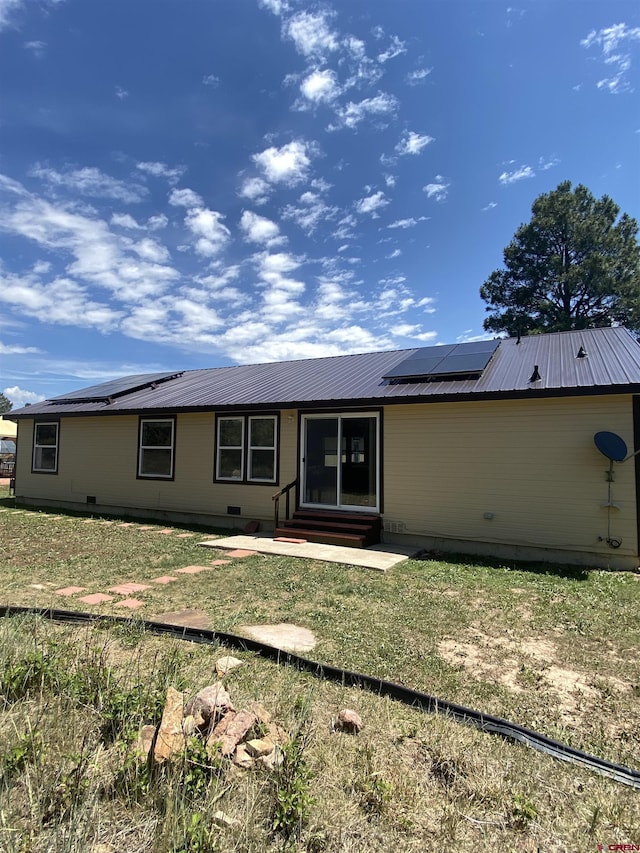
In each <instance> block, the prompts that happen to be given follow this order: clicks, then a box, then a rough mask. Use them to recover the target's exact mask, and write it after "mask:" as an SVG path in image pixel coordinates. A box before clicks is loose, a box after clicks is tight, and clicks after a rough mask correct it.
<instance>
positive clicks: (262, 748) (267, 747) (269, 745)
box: [245, 737, 275, 758]
mask: <svg viewBox="0 0 640 853" xmlns="http://www.w3.org/2000/svg"><path fill="white" fill-rule="evenodd" d="M245 747H246V748H247V752H248V753H249V755H250V756H251V757H252V758H260V757H261V756H263V755H269V753H270V752H273V749H274V747H275V744H274V742H273V741H272V740H270V739H269V738H268V737H262V738H254V740H248V741H247V742H246V743H245Z"/></svg>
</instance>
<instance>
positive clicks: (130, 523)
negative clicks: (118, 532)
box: [116, 521, 133, 527]
mask: <svg viewBox="0 0 640 853" xmlns="http://www.w3.org/2000/svg"><path fill="white" fill-rule="evenodd" d="M116 526H117V527H133V521H122V522H120V524H118V525H116Z"/></svg>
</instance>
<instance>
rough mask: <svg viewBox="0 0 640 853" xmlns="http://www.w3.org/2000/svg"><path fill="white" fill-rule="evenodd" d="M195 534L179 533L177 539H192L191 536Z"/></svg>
mask: <svg viewBox="0 0 640 853" xmlns="http://www.w3.org/2000/svg"><path fill="white" fill-rule="evenodd" d="M195 535H196V534H195V533H178V535H177V536H176V539H191V537H192V536H195Z"/></svg>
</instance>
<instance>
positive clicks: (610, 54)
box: [580, 23, 640, 95]
mask: <svg viewBox="0 0 640 853" xmlns="http://www.w3.org/2000/svg"><path fill="white" fill-rule="evenodd" d="M636 41H640V27H628V26H627V25H626V24H624V23H621V24H614V25H613V26H611V27H604V28H603V29H601V30H598V31H596V30H592V31H591V32H590V33H589V35H588V36H587V37H586V38H584V39H582V41H581V42H580V44H581V46H582V47H585V48H587V49H589V48H591V47H593V46H594V45H596V46H598V47H599V48H600V50H601V58H602V60H603V62H604V64H605V65H609V66H612V67H613V68H614V69H615V72H616V73H615V74H614V75H613V77H604V78H602V79H601V80H599V81H598V83H597V87H598V89H606V90H607V91H609V92H611V94H613V95H618V94H620V93H622V92H633V87H632V85H631V83H630V81H629V77H628V72H629V71H630V69H631V53H630V47H631V45H632V43H633V42H636Z"/></svg>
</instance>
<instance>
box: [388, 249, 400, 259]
mask: <svg viewBox="0 0 640 853" xmlns="http://www.w3.org/2000/svg"><path fill="white" fill-rule="evenodd" d="M401 254H402V249H394V250H393V252H390V253H389V254H388V255H385V258H386V259H387V260H388V261H391V260H393V259H394V258H399V257H400V255H401Z"/></svg>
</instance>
